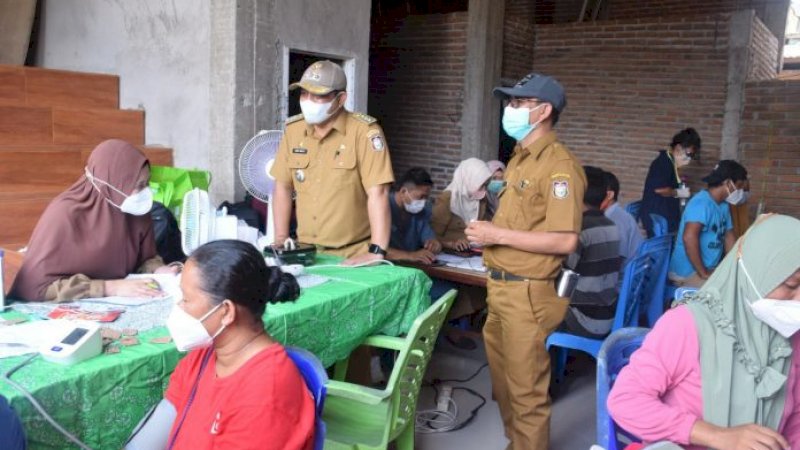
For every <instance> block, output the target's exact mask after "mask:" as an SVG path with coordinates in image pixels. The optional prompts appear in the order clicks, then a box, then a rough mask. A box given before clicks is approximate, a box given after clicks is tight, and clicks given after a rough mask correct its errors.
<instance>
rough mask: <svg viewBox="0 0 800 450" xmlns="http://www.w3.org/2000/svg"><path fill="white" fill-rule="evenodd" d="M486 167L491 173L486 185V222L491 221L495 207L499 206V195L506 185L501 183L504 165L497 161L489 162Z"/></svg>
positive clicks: (504, 172) (504, 169) (503, 182)
mask: <svg viewBox="0 0 800 450" xmlns="http://www.w3.org/2000/svg"><path fill="white" fill-rule="evenodd" d="M486 165H487V166H488V167H489V170H490V171H491V172H492V179H491V180H489V184H487V185H486V200H487V201H488V203H487V205H486V207H487V210H486V220H492V217H494V213H495V211H497V205H499V204H500V193H501V192H502V191H503V189H504V188H505V187H506V183H505V181H503V178H504V177H505V174H506V165H505V164H503V163H502V162H501V161H498V160H492V161H489V162H487V163H486Z"/></svg>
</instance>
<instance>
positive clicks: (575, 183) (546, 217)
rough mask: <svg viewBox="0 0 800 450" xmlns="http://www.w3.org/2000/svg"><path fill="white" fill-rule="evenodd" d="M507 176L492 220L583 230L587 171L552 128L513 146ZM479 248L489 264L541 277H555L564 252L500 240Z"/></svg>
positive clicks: (520, 226)
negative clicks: (542, 251)
mask: <svg viewBox="0 0 800 450" xmlns="http://www.w3.org/2000/svg"><path fill="white" fill-rule="evenodd" d="M505 179H506V182H507V184H506V188H505V189H504V190H503V192H502V193H501V194H500V204H499V206H498V209H497V213H496V214H495V216H494V218H493V220H492V223H494V224H495V225H497V226H500V227H503V228H509V229H512V230H518V231H541V232H550V231H564V232H573V233H580V232H581V221H582V215H583V194H584V193H585V191H586V175H585V174H584V172H583V168H582V167H581V166H580V164H579V162H578V161H577V159H576V158H575V157H574V156H573V155H572V153H570V151H569V150H568V149H567V147H565V146H564V145H563V144H561V143H559V142H558V141H557V136H556V134H555V133H553V132H551V133H548V134H547V135H545V136H543V137H541V138H540V139H539V140H537V141H535V142H534V143H533V144H531V145H530V146H528V147H526V148H522V147H519V146H517V148H516V149H515V150H514V154H513V156H512V157H511V161H509V164H508V169H507V170H506V178H505ZM483 254H484V261H485V263H486V265H487V266H488V267H489V268H492V269H495V270H502V271H505V272H508V273H510V274H514V275H518V276H523V277H526V278H533V279H539V280H546V279H552V278H555V277H556V276H557V275H558V273H559V270H560V269H561V263H562V262H563V260H564V259H565V258H566V255H564V256H562V255H545V254H538V253H529V252H525V251H522V250H517V249H514V248H511V247H507V246H502V245H493V246H490V247H487V248H486V249H485V250H484V253H483Z"/></svg>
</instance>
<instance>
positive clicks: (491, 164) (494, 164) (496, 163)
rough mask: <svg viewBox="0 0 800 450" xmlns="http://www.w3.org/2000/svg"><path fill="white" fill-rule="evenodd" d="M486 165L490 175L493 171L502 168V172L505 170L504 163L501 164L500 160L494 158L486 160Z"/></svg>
mask: <svg viewBox="0 0 800 450" xmlns="http://www.w3.org/2000/svg"><path fill="white" fill-rule="evenodd" d="M486 165H487V166H488V167H489V171H490V172H492V175H494V173H495V172H497V171H498V170H502V171H503V172H505V171H506V165H505V164H503V162H502V161H498V160H496V159H493V160H491V161H488V162H486Z"/></svg>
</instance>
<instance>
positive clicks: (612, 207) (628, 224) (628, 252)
mask: <svg viewBox="0 0 800 450" xmlns="http://www.w3.org/2000/svg"><path fill="white" fill-rule="evenodd" d="M603 174H604V176H605V179H606V188H607V190H608V191H607V192H606V198H605V199H604V200H603V204H602V205H601V206H600V209H602V210H603V214H605V216H606V217H608V218H609V219H611V220H612V221H613V222H614V223H615V224H616V225H617V230H618V231H619V255H620V256H621V257H622V260H621V261H620V267H625V262H626V261H628V260H629V259H631V258H633V257H634V256H635V255H636V251H637V250H639V246H640V245H642V242H644V237H643V236H642V233H641V232H640V231H639V224H637V223H636V219H634V218H633V216H632V215H630V214H629V213H628V211H625V209H624V208H623V207H622V206H620V204H619V179H617V176H616V175H614V174H613V173H611V172H609V171H604V172H603Z"/></svg>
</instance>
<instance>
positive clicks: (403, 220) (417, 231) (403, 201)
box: [386, 167, 442, 264]
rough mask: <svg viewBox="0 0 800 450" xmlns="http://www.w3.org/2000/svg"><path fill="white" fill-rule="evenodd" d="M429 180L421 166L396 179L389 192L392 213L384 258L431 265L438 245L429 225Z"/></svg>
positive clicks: (431, 181) (430, 184) (430, 187)
mask: <svg viewBox="0 0 800 450" xmlns="http://www.w3.org/2000/svg"><path fill="white" fill-rule="evenodd" d="M432 188H433V180H431V176H430V174H428V172H427V171H425V169H422V168H419V167H414V168H412V169H409V170H408V172H406V173H405V174H403V176H402V177H401V178H400V180H398V182H397V185H396V186H395V189H394V191H392V193H391V195H389V207H390V209H391V212H392V234H391V237H390V239H389V250H388V251H387V253H386V259H388V260H394V261H398V260H399V261H413V262H416V263H422V264H431V263H433V261H434V260H436V254H437V253H439V252H441V251H442V244H441V243H440V242H439V241H438V240H437V239H436V233H434V231H433V229H432V228H431V206H430V204H428V197H429V196H430V195H431V189H432Z"/></svg>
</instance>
